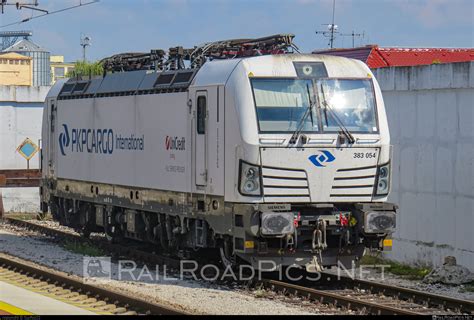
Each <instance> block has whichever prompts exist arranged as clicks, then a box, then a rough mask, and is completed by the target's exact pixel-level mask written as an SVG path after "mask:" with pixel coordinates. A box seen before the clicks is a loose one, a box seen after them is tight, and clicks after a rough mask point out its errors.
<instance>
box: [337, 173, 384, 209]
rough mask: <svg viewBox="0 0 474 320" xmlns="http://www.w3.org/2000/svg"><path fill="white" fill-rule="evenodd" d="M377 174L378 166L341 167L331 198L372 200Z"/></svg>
mask: <svg viewBox="0 0 474 320" xmlns="http://www.w3.org/2000/svg"><path fill="white" fill-rule="evenodd" d="M376 174H377V166H372V167H362V168H351V169H339V170H338V171H337V172H336V176H335V177H334V182H333V187H332V190H331V199H332V200H354V201H370V200H372V194H373V192H374V185H375V176H376Z"/></svg>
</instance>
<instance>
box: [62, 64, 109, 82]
mask: <svg viewBox="0 0 474 320" xmlns="http://www.w3.org/2000/svg"><path fill="white" fill-rule="evenodd" d="M103 73H104V68H103V66H102V64H100V63H99V62H83V61H77V62H76V63H75V64H74V70H72V71H70V72H68V73H67V75H66V77H68V78H75V77H88V76H101V75H102V74H103Z"/></svg>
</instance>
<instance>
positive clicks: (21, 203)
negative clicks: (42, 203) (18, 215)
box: [0, 86, 49, 212]
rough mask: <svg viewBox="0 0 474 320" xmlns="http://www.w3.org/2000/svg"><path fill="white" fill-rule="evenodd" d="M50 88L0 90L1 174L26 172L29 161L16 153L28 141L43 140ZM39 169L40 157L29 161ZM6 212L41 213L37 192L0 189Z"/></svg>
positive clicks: (35, 190)
mask: <svg viewBox="0 0 474 320" xmlns="http://www.w3.org/2000/svg"><path fill="white" fill-rule="evenodd" d="M48 90H49V87H14V86H0V170H2V169H26V160H25V159H24V158H23V157H22V156H21V155H20V154H19V153H18V152H16V149H17V147H18V146H19V145H20V143H21V142H23V141H24V140H25V139H26V138H30V139H31V140H33V141H34V142H35V143H38V142H39V140H40V139H41V123H42V115H43V101H44V99H45V97H46V94H47V92H48ZM30 168H31V169H37V168H39V154H36V155H35V156H34V158H33V159H31V160H30ZM0 192H1V193H2V194H3V205H4V208H5V211H7V212H36V211H38V210H39V191H38V188H21V189H0Z"/></svg>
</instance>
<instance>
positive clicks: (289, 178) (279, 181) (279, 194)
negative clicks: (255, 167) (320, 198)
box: [262, 167, 311, 202]
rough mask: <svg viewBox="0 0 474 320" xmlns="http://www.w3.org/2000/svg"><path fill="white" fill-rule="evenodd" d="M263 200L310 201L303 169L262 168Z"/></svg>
mask: <svg viewBox="0 0 474 320" xmlns="http://www.w3.org/2000/svg"><path fill="white" fill-rule="evenodd" d="M262 182H263V195H264V198H265V202H310V201H311V198H310V193H309V185H308V176H307V175H306V172H305V171H303V170H294V169H282V168H273V167H263V168H262Z"/></svg>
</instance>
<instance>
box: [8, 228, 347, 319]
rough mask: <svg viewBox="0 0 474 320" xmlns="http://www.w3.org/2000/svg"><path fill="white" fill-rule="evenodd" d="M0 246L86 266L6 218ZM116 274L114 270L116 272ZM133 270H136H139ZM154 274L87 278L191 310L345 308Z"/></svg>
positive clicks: (79, 270) (57, 263)
mask: <svg viewBox="0 0 474 320" xmlns="http://www.w3.org/2000/svg"><path fill="white" fill-rule="evenodd" d="M48 224H50V223H48ZM51 224H53V223H51ZM50 226H51V225H50ZM0 252H3V253H5V254H9V255H12V256H15V257H18V258H21V259H25V260H28V261H31V262H34V263H37V264H39V265H42V266H45V267H48V268H52V269H55V270H57V271H62V272H65V273H67V274H74V275H77V276H82V275H83V273H84V270H85V269H84V266H83V263H84V256H83V255H80V254H77V253H72V252H70V251H68V250H66V249H64V248H63V247H61V246H60V245H59V244H57V243H55V242H53V241H51V239H49V238H48V237H45V236H43V235H39V234H36V233H34V232H31V231H25V230H22V229H18V228H16V227H13V226H11V225H8V224H0ZM86 259H87V260H86V265H88V263H87V261H90V259H89V258H86ZM130 267H132V266H130ZM117 268H118V266H117V265H116V264H115V263H113V262H112V264H111V270H112V273H114V270H117ZM162 271H163V270H162ZM115 276H116V275H115V274H113V276H112V277H115ZM134 276H135V277H137V276H138V275H137V273H136V272H135V273H134ZM151 276H152V277H153V280H152V279H151V278H150V276H144V277H142V279H141V281H138V280H137V281H135V280H133V279H131V275H128V278H127V275H125V276H124V277H123V280H121V281H119V280H117V279H112V280H107V279H102V278H100V279H97V278H93V279H88V280H87V281H89V282H90V283H92V284H96V285H101V286H103V287H106V288H108V289H115V290H119V291H120V292H122V293H125V294H132V295H134V296H136V297H139V298H142V299H145V300H147V301H153V302H155V303H159V304H163V305H168V306H173V307H175V308H176V309H179V310H183V311H186V312H189V313H197V314H219V315H225V314H232V315H234V314H235V315H311V314H313V315H314V314H341V311H340V310H336V309H331V308H324V307H323V306H320V305H317V304H314V303H301V304H299V303H296V301H294V300H291V299H290V300H289V301H285V298H284V297H275V296H273V295H272V294H271V293H266V292H264V293H263V294H262V292H255V291H248V290H246V289H245V288H241V287H237V286H236V288H235V289H232V288H228V287H224V286H219V285H213V284H209V283H207V282H203V281H194V280H187V279H185V278H183V279H180V277H176V276H175V275H172V274H169V275H168V276H167V279H165V278H164V275H163V274H160V275H159V276H156V274H155V272H154V271H151ZM266 296H268V298H266Z"/></svg>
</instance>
